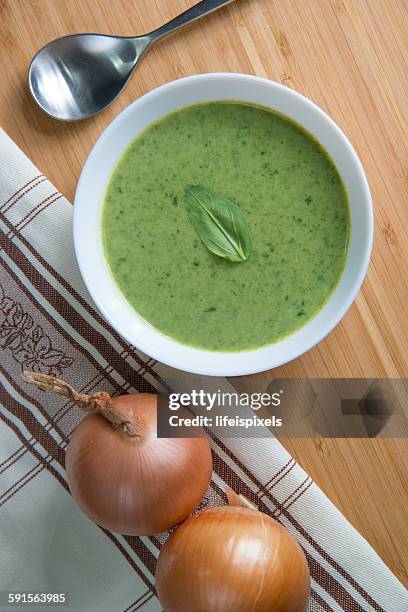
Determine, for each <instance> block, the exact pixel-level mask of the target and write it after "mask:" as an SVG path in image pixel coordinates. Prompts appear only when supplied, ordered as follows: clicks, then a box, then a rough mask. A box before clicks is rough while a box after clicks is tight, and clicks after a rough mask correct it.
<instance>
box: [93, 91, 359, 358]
mask: <svg viewBox="0 0 408 612" xmlns="http://www.w3.org/2000/svg"><path fill="white" fill-rule="evenodd" d="M190 185H202V186H204V187H206V188H208V189H210V190H212V191H214V192H217V193H219V194H221V195H223V196H225V197H227V198H229V199H231V200H233V201H234V202H236V203H237V204H238V205H239V207H240V208H241V209H242V211H243V213H244V214H245V216H246V218H247V221H248V223H249V226H250V231H251V236H252V253H251V255H250V257H249V259H248V260H247V261H243V262H239V263H235V262H231V261H228V260H225V259H222V258H220V257H218V256H217V255H214V254H212V253H211V252H210V251H209V250H208V249H207V248H206V247H205V246H204V244H203V243H202V242H201V240H200V238H199V237H198V235H197V234H196V232H195V230H194V229H193V226H192V224H191V223H190V220H189V218H188V215H187V211H186V203H185V191H186V188H188V187H189V186H190ZM102 232H103V240H104V245H105V250H106V257H107V260H108V263H109V266H110V269H111V272H112V275H113V277H114V279H115V281H116V283H117V284H118V286H119V287H120V289H121V291H122V293H123V294H124V295H125V297H126V298H127V300H128V301H129V303H130V304H131V305H132V306H133V307H134V309H135V310H136V311H137V312H138V313H139V314H140V315H141V316H142V317H143V318H144V319H145V320H147V321H148V322H149V323H150V324H151V325H153V326H154V327H155V328H157V329H158V330H160V331H161V332H162V333H163V334H166V335H168V336H170V337H172V338H174V339H176V340H178V341H180V342H181V343H183V344H186V345H191V346H196V347H200V348H203V349H208V350H213V351H241V350H245V349H253V348H258V347H261V346H264V345H268V344H272V343H274V342H276V341H277V340H279V339H281V338H283V337H285V336H287V335H288V334H290V333H292V332H294V331H296V330H297V329H299V328H300V327H301V326H302V325H304V324H305V323H306V322H307V321H308V320H309V319H310V318H311V317H313V316H314V315H315V314H316V313H317V312H318V311H319V310H320V309H321V308H322V306H323V305H324V304H325V302H326V301H327V299H328V298H329V296H330V295H331V293H332V292H333V290H334V288H335V287H336V284H337V283H338V281H339V278H340V276H341V273H342V271H343V267H344V264H345V259H346V254H347V247H348V240H349V234H350V217H349V210H348V203H347V196H346V193H345V190H344V187H343V184H342V181H341V179H340V177H339V174H338V172H337V170H336V168H335V166H334V164H333V162H332V161H331V159H330V158H329V156H328V154H327V153H326V152H325V151H324V150H323V149H322V148H321V146H320V145H319V144H318V143H317V142H316V141H315V140H314V139H313V138H312V137H311V135H309V134H308V133H306V132H305V131H304V130H303V129H302V128H301V127H300V126H298V125H297V124H295V123H293V122H292V121H290V120H288V119H287V118H286V117H283V116H281V115H279V114H276V113H273V112H271V111H269V110H267V109H264V108H261V107H256V106H250V105H245V104H242V103H233V102H214V103H207V104H200V105H194V106H188V107H186V108H183V109H182V110H179V111H177V112H175V113H173V114H170V115H167V116H166V117H164V118H163V119H161V120H160V121H158V122H156V123H154V124H153V125H151V126H150V127H148V128H147V129H146V130H145V131H144V132H143V133H142V135H141V136H139V137H138V138H136V140H134V141H133V142H132V143H131V145H130V146H129V147H128V148H127V150H126V151H125V153H124V155H123V156H122V158H121V159H120V161H119V163H118V165H117V167H116V169H115V171H114V173H113V176H112V178H111V180H110V182H109V185H108V188H107V192H106V196H105V204H104V210H103V220H102Z"/></svg>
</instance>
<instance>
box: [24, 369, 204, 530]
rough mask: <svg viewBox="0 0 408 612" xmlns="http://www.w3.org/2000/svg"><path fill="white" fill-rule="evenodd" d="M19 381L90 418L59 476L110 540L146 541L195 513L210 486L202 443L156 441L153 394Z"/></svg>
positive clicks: (28, 376)
mask: <svg viewBox="0 0 408 612" xmlns="http://www.w3.org/2000/svg"><path fill="white" fill-rule="evenodd" d="M23 378H24V380H25V381H26V382H31V383H34V384H36V385H37V386H38V387H40V388H42V389H44V390H48V391H54V392H56V393H59V394H61V395H64V396H65V397H68V398H70V399H71V400H73V401H74V402H75V403H76V404H77V405H78V406H79V407H80V408H82V409H83V410H86V411H87V412H89V413H90V414H88V415H87V416H86V417H85V418H84V419H83V420H82V421H81V423H80V424H79V425H78V427H77V428H76V430H75V431H74V433H73V435H72V438H71V440H70V442H69V445H68V449H67V452H66V470H67V477H68V484H69V487H70V490H71V493H72V495H73V497H74V499H75V500H76V502H77V503H78V505H79V506H80V508H81V509H82V510H83V511H84V512H85V514H86V515H87V516H88V517H89V518H90V519H91V520H92V521H94V522H95V523H98V525H101V526H102V527H106V528H107V529H110V530H111V531H116V532H118V533H123V534H127V535H150V534H153V533H160V532H162V531H166V530H168V529H170V528H171V527H174V525H176V524H177V523H179V522H181V521H182V520H184V519H185V518H186V517H187V516H188V515H189V514H190V513H191V512H192V511H193V510H194V509H195V508H196V506H197V504H198V503H199V502H200V500H201V498H202V496H203V495H204V493H205V492H206V491H207V488H208V485H209V483H210V479H211V473H212V460H211V451H210V446H209V443H208V439H207V438H206V437H205V436H204V437H195V438H158V437H157V396H156V395H152V394H149V393H133V394H128V395H122V396H120V397H115V398H111V397H110V396H109V395H108V394H107V393H104V392H100V393H94V394H92V395H83V394H81V393H77V392H76V391H74V390H73V389H72V387H70V386H69V385H67V384H66V383H64V382H63V381H60V380H59V379H56V378H54V377H53V376H48V375H46V374H40V373H36V372H24V374H23Z"/></svg>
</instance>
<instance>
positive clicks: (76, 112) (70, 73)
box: [28, 0, 233, 121]
mask: <svg viewBox="0 0 408 612" xmlns="http://www.w3.org/2000/svg"><path fill="white" fill-rule="evenodd" d="M230 2H233V0H202V2H199V3H198V4H196V5H195V6H193V7H191V8H190V9H187V10H186V11H184V13H181V15H178V16H177V17H175V18H174V19H172V20H171V21H169V22H168V23H166V24H164V25H163V26H161V27H160V28H158V29H157V30H154V31H153V32H150V34H145V35H143V36H136V37H123V36H108V35H105V34H72V35H70V36H64V37H62V38H57V39H56V40H53V41H51V42H50V43H48V44H47V45H45V47H43V48H42V49H40V50H39V51H38V53H37V54H36V55H35V56H34V58H33V60H32V62H31V65H30V68H29V73H28V85H29V89H30V92H31V94H32V96H33V98H34V100H35V101H36V102H37V104H38V105H39V106H40V107H41V108H42V110H43V111H45V112H46V113H47V114H48V115H50V116H51V117H54V118H55V119H59V120H60V121H77V120H79V119H86V118H88V117H92V116H93V115H96V114H97V113H99V112H100V111H102V110H104V109H105V108H106V107H107V106H109V104H111V103H112V102H113V101H114V99H115V98H116V97H117V96H118V95H119V94H120V92H121V91H122V89H123V88H124V86H125V85H126V83H127V81H128V80H129V77H130V76H131V75H132V73H133V71H134V70H135V68H136V66H137V64H138V62H139V61H140V60H141V58H142V57H143V55H144V54H145V53H146V51H147V50H148V48H149V47H150V45H151V44H152V43H154V42H156V41H157V40H159V39H160V38H163V36H166V35H167V34H170V33H171V32H174V31H175V30H178V29H179V28H181V27H183V26H185V25H187V24H188V23H191V22H192V21H195V20H196V19H199V18H200V17H203V16H204V15H207V14H208V13H212V12H213V11H215V10H217V9H219V8H221V7H222V6H224V5H226V4H229V3H230Z"/></svg>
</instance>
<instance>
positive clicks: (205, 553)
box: [156, 506, 310, 612]
mask: <svg viewBox="0 0 408 612" xmlns="http://www.w3.org/2000/svg"><path fill="white" fill-rule="evenodd" d="M156 590H157V594H158V598H159V600H160V603H161V605H162V606H163V609H164V610H165V612H229V611H230V612H306V610H307V606H308V602H309V597H310V575H309V569H308V565H307V561H306V558H305V555H304V553H303V551H302V549H301V548H300V546H299V544H298V543H297V542H296V540H294V538H293V537H292V536H291V535H290V534H289V532H288V531H287V530H286V529H285V528H284V527H282V525H280V524H279V523H278V522H277V521H275V520H274V519H272V518H271V517H269V516H267V515H266V514H264V513H262V512H258V511H257V510H252V509H249V508H244V507H232V506H226V507H222V508H212V509H209V510H204V511H203V512H201V513H200V514H198V515H195V516H192V517H190V518H189V519H187V521H185V522H184V523H183V524H182V525H181V526H180V527H179V528H178V529H177V530H176V531H175V532H174V533H173V534H172V535H171V536H170V538H169V539H168V540H167V542H166V544H165V545H164V547H163V549H162V551H161V553H160V557H159V560H158V564H157V571H156Z"/></svg>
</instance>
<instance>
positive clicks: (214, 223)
mask: <svg viewBox="0 0 408 612" xmlns="http://www.w3.org/2000/svg"><path fill="white" fill-rule="evenodd" d="M186 203H187V213H188V216H189V219H190V221H191V224H192V226H193V227H194V229H195V231H196V232H197V234H198V236H199V237H200V238H201V240H202V242H203V243H204V244H205V246H206V247H207V249H209V250H210V251H211V252H212V253H214V254H215V255H218V256H219V257H223V258H225V259H229V260H230V261H245V260H246V259H248V257H249V255H250V252H251V235H250V231H249V225H248V222H247V220H246V219H245V217H244V214H243V212H242V210H241V209H240V207H239V206H237V204H235V202H232V201H231V200H229V199H228V198H225V197H224V196H222V195H219V194H218V193H214V192H213V191H210V190H209V189H206V188H205V187H202V186H201V185H191V186H190V187H188V188H187V189H186Z"/></svg>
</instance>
